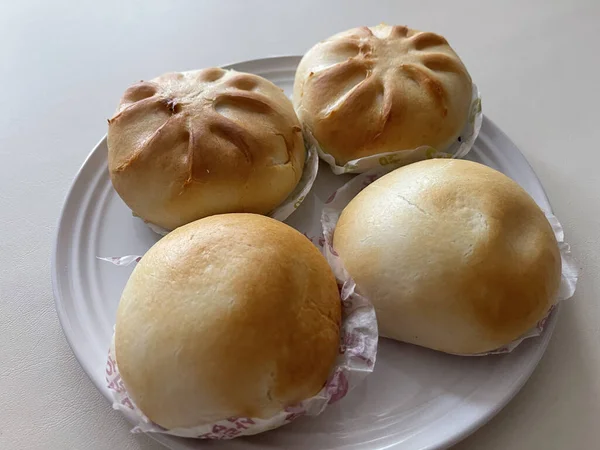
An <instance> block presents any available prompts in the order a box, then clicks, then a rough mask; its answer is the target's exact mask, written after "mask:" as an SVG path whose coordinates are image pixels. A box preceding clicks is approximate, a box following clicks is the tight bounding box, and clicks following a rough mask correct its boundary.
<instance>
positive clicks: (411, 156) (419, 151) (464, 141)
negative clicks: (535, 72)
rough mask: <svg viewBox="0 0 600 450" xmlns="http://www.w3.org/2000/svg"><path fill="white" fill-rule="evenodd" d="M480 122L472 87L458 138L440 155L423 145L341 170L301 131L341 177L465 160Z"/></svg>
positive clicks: (478, 104)
mask: <svg viewBox="0 0 600 450" xmlns="http://www.w3.org/2000/svg"><path fill="white" fill-rule="evenodd" d="M482 121H483V113H482V110H481V95H480V94H479V89H478V88H477V86H476V85H475V83H473V91H472V94H471V107H470V109H469V118H468V120H467V123H466V125H465V127H464V128H463V130H462V131H461V133H460V136H459V137H458V139H457V140H456V142H454V143H453V144H452V145H450V146H449V147H448V148H446V149H444V150H443V151H438V150H437V149H435V148H434V147H430V146H428V145H424V146H422V147H418V148H415V149H412V150H399V151H395V152H388V153H380V154H378V155H373V156H367V157H364V158H359V159H354V160H352V161H349V162H347V163H346V164H345V165H343V166H338V165H337V163H336V161H335V158H334V157H333V156H331V155H330V154H328V153H325V152H324V151H323V150H322V149H321V148H320V147H319V144H318V142H317V140H316V139H315V138H314V136H313V135H312V134H311V133H310V132H309V131H308V130H304V139H305V140H306V141H307V142H308V143H310V144H311V145H312V146H314V147H315V148H316V149H317V152H318V153H319V156H320V157H321V159H322V160H323V161H325V162H326V163H327V164H329V166H330V167H331V170H332V171H333V173H335V174H336V175H341V174H343V173H363V172H366V171H368V170H371V169H375V168H383V169H385V170H387V171H391V170H393V169H396V168H398V167H400V166H405V165H407V164H410V163H413V162H417V161H421V160H423V159H432V158H462V157H463V156H465V155H466V154H467V153H469V151H470V150H471V148H472V147H473V144H474V143H475V139H477V135H478V134H479V130H480V129H481V123H482Z"/></svg>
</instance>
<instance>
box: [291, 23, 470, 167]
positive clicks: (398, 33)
mask: <svg viewBox="0 0 600 450" xmlns="http://www.w3.org/2000/svg"><path fill="white" fill-rule="evenodd" d="M471 94H472V83H471V77H470V76H469V73H468V72H467V69H466V68H465V66H464V65H463V63H462V62H461V60H460V58H459V57H458V56H457V55H456V53H454V50H452V48H451V47H450V46H449V45H448V43H447V42H446V39H444V38H443V37H442V36H439V35H437V34H434V33H428V32H420V31H416V30H412V29H410V28H407V27H404V26H388V25H378V26H376V27H360V28H354V29H351V30H348V31H345V32H343V33H339V34H336V35H335V36H332V37H331V38H329V39H327V40H325V41H323V42H320V43H318V44H317V45H315V46H314V47H313V48H311V49H310V50H309V51H308V53H306V55H304V58H302V61H301V62H300V65H299V66H298V70H297V72H296V79H295V82H294V107H295V109H296V113H297V114H298V117H299V118H300V121H301V122H302V125H303V126H304V127H305V131H306V132H307V133H310V134H312V136H313V137H314V139H315V140H316V141H317V143H318V144H319V146H320V147H321V149H322V150H323V152H325V153H328V154H331V155H332V156H333V157H334V158H335V160H336V163H337V164H338V165H344V164H345V163H347V162H348V161H352V160H355V159H358V158H362V157H365V156H371V155H375V154H379V153H385V152H391V151H399V150H411V149H414V148H417V147H419V146H423V145H429V146H432V147H434V148H436V149H437V150H440V151H442V150H444V149H445V148H446V147H448V146H449V145H450V144H451V143H453V142H454V140H455V139H457V138H458V136H459V134H460V132H461V130H462V129H463V128H464V126H465V124H466V123H467V119H468V114H469V107H470V104H471Z"/></svg>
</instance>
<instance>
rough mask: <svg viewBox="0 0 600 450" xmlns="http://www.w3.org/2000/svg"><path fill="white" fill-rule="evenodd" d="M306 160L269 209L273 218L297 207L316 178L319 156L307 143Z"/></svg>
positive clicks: (157, 228)
mask: <svg viewBox="0 0 600 450" xmlns="http://www.w3.org/2000/svg"><path fill="white" fill-rule="evenodd" d="M307 149H308V150H307V154H306V162H305V164H304V171H303V172H302V176H301V177H300V181H298V184H297V185H296V188H295V189H294V190H293V191H292V193H291V194H290V195H288V196H287V198H286V199H285V200H284V201H283V203H282V204H281V205H279V206H278V207H277V208H275V209H274V210H273V211H271V212H270V213H269V214H268V216H269V217H272V218H273V219H277V220H280V221H282V222H283V221H284V220H285V219H287V218H288V217H289V216H290V215H291V214H292V213H293V212H294V211H295V210H296V209H298V207H299V206H300V205H301V204H302V202H303V201H304V199H305V198H306V194H308V193H309V192H310V190H311V188H312V186H313V184H314V182H315V179H316V178H317V173H318V172H319V157H318V155H317V150H316V148H315V147H314V146H312V145H310V144H309V145H307ZM144 222H145V223H146V225H148V227H149V228H150V229H151V230H152V231H154V232H155V233H158V234H160V235H161V236H165V235H167V234H169V233H170V230H167V229H166V228H162V227H160V226H158V225H155V224H153V223H150V222H146V221H144Z"/></svg>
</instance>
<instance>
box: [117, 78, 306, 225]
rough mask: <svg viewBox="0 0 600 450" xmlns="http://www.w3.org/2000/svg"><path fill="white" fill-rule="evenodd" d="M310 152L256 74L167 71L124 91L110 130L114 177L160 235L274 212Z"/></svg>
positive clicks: (270, 87) (273, 91) (278, 96)
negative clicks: (224, 217)
mask: <svg viewBox="0 0 600 450" xmlns="http://www.w3.org/2000/svg"><path fill="white" fill-rule="evenodd" d="M305 153H306V150H305V148H304V142H303V138H302V133H301V129H300V123H299V121H298V118H297V117H296V115H295V113H294V109H293V107H292V104H291V102H290V100H289V99H288V98H287V97H286V96H285V94H284V93H283V92H282V90H281V89H280V88H278V87H277V86H275V85H274V84H273V83H271V82H270V81H268V80H266V79H264V78H261V77H259V76H257V75H252V74H247V73H240V72H235V71H233V70H223V69H220V68H211V69H203V70H197V71H190V72H181V73H168V74H166V75H162V76H160V77H158V78H155V79H153V80H151V81H146V82H140V83H137V84H135V85H133V86H132V87H130V88H129V89H127V91H125V94H124V95H123V98H122V99H121V103H120V105H119V108H118V109H117V112H116V113H115V115H114V116H113V117H112V118H111V119H110V120H109V127H108V165H109V170H110V176H111V179H112V182H113V185H114V187H115V190H116V191H117V192H118V193H119V195H120V196H121V198H122V199H123V200H124V201H125V203H127V205H128V206H129V207H130V208H131V209H132V210H133V212H134V213H135V214H137V215H139V216H140V217H142V218H143V219H145V220H146V221H148V222H151V223H154V224H156V225H159V226H161V227H163V228H167V229H174V228H176V227H178V226H180V225H183V224H185V223H188V222H191V221H193V220H196V219H199V218H202V217H205V216H209V215H212V214H219V213H226V212H253V213H259V214H267V213H269V212H270V211H271V210H273V209H274V208H276V207H277V206H279V204H280V203H281V202H283V200H285V198H286V197H287V196H288V195H289V194H290V193H291V192H292V191H293V189H294V188H295V186H296V185H297V184H298V181H299V180H300V176H301V175H302V170H303V167H304V160H305Z"/></svg>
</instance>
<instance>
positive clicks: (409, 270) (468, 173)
mask: <svg viewBox="0 0 600 450" xmlns="http://www.w3.org/2000/svg"><path fill="white" fill-rule="evenodd" d="M334 247H335V249H336V250H337V252H338V253H339V255H340V257H341V259H342V261H343V263H344V265H345V267H346V269H347V270H348V272H349V273H350V275H351V276H352V277H353V278H354V279H355V281H356V283H357V286H358V289H359V291H360V292H362V293H363V294H365V295H366V296H367V297H368V298H369V299H370V300H371V301H372V302H373V304H374V306H375V309H376V312H377V317H378V323H379V332H380V335H382V336H384V337H389V338H392V339H396V340H399V341H404V342H409V343H413V344H417V345H421V346H424V347H429V348H432V349H435V350H441V351H444V352H449V353H458V354H475V353H481V352H487V351H490V350H494V349H497V348H499V347H501V346H503V345H505V344H507V343H509V342H511V341H512V340H514V339H516V338H518V337H519V336H520V335H522V334H523V333H525V332H526V331H528V330H529V329H530V328H531V327H533V326H534V325H535V324H536V323H537V322H538V321H539V320H540V319H542V318H543V317H544V316H545V315H546V313H547V312H548V310H549V308H550V307H551V305H552V304H553V303H554V301H555V299H556V296H557V294H558V289H559V285H560V278H561V258H560V252H559V249H558V244H557V242H556V238H555V236H554V233H553V231H552V228H551V226H550V224H549V223H548V221H547V219H546V217H545V215H544V213H543V212H542V210H541V209H540V208H539V207H538V205H537V204H536V203H535V201H534V200H533V199H532V198H531V197H530V196H529V195H528V194H527V193H526V192H525V191H524V190H523V189H522V188H521V187H520V186H519V185H518V184H517V183H515V182H514V181H513V180H511V179H510V178H508V177H507V176H505V175H504V174H502V173H500V172H497V171H495V170H493V169H491V168H489V167H486V166H484V165H482V164H478V163H474V162H470V161H463V160H446V159H441V160H428V161H422V162H418V163H415V164H412V165H409V166H406V167H403V168H400V169H397V170H395V171H393V172H391V173H389V174H387V175H385V176H383V177H382V178H380V179H379V180H377V181H375V182H374V183H372V184H371V185H369V186H368V187H367V188H365V189H364V190H363V191H362V192H361V193H360V194H359V195H358V196H356V197H355V198H354V199H353V200H352V201H351V202H350V203H349V204H348V206H347V207H346V208H345V209H344V211H343V212H342V215H341V217H340V219H339V222H338V223H337V226H336V229H335V235H334Z"/></svg>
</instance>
